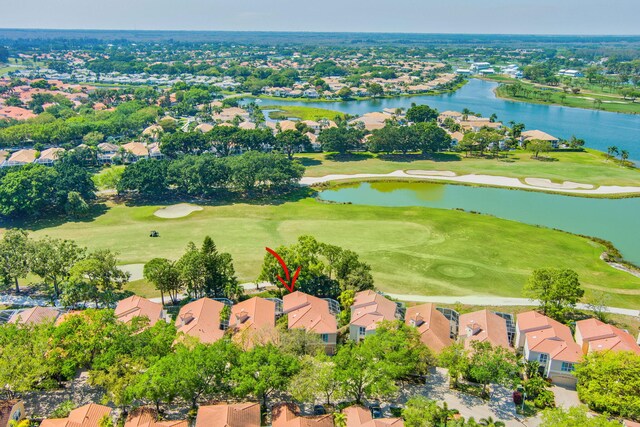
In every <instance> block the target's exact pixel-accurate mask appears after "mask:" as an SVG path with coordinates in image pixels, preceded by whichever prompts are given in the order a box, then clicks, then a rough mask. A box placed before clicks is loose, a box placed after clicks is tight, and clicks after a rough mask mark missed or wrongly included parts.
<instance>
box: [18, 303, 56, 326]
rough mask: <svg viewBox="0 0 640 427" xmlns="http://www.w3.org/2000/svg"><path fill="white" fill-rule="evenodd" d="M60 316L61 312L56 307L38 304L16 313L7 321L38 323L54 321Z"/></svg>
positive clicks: (24, 323)
mask: <svg viewBox="0 0 640 427" xmlns="http://www.w3.org/2000/svg"><path fill="white" fill-rule="evenodd" d="M58 316H60V312H59V311H58V310H56V309H55V308H50V307H40V306H36V307H32V308H28V309H26V310H20V311H18V312H16V313H14V314H13V316H11V317H10V318H9V320H8V321H7V323H15V324H20V325H38V324H41V323H46V322H53V321H55V320H56V319H57V318H58Z"/></svg>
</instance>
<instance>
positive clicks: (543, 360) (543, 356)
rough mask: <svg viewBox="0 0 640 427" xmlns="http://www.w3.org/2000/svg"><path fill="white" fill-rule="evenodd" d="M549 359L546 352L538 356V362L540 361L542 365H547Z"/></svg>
mask: <svg viewBox="0 0 640 427" xmlns="http://www.w3.org/2000/svg"><path fill="white" fill-rule="evenodd" d="M548 360H549V355H548V354H546V353H541V354H540V356H539V357H538V362H540V365H542V366H547V361H548Z"/></svg>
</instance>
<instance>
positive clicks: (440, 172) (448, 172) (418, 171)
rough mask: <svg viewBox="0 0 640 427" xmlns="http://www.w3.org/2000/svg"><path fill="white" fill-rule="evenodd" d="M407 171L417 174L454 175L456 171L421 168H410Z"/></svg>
mask: <svg viewBox="0 0 640 427" xmlns="http://www.w3.org/2000/svg"><path fill="white" fill-rule="evenodd" d="M407 173H408V174H409V175H419V176H456V173H455V172H451V171H425V170H421V169H410V170H408V171H407Z"/></svg>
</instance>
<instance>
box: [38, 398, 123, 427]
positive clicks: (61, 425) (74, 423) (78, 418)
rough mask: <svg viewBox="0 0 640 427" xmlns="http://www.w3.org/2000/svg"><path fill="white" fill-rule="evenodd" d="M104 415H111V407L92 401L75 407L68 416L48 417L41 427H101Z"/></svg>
mask: <svg viewBox="0 0 640 427" xmlns="http://www.w3.org/2000/svg"><path fill="white" fill-rule="evenodd" d="M104 417H111V408H109V407H108V406H103V405H97V404H95V403H90V404H88V405H84V406H81V407H79V408H76V409H74V410H73V411H71V412H70V413H69V416H68V417H67V418H47V419H45V420H43V421H42V423H41V424H40V427H100V420H102V419H103V418H104Z"/></svg>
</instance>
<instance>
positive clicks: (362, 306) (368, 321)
mask: <svg viewBox="0 0 640 427" xmlns="http://www.w3.org/2000/svg"><path fill="white" fill-rule="evenodd" d="M396 308H397V306H396V303H395V302H393V301H390V300H388V299H386V298H385V297H383V296H382V295H380V294H379V293H377V292H374V291H372V290H367V291H362V292H358V293H357V294H356V297H355V300H354V302H353V305H352V306H351V322H349V324H351V325H355V326H360V327H365V328H366V329H367V330H374V329H376V327H377V324H378V323H379V322H381V321H383V320H396Z"/></svg>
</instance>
